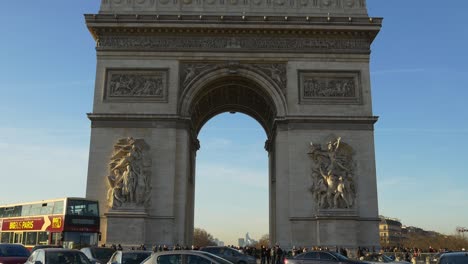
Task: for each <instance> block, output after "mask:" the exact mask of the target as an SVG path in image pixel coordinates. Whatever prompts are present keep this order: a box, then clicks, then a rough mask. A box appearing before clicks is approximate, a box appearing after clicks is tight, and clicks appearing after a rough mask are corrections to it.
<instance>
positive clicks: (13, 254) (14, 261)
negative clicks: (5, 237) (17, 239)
mask: <svg viewBox="0 0 468 264" xmlns="http://www.w3.org/2000/svg"><path fill="white" fill-rule="evenodd" d="M29 254H30V253H29V250H28V249H27V248H25V247H24V246H23V245H21V244H6V243H5V244H3V243H2V244H0V263H2V264H23V263H24V262H25V261H26V260H27V259H28V257H29Z"/></svg>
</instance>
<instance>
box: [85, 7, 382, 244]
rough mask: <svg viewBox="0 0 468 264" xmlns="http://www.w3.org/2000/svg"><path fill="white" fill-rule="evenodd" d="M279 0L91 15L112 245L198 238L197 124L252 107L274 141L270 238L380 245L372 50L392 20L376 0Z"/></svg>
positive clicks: (99, 172)
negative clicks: (375, 14) (371, 11)
mask: <svg viewBox="0 0 468 264" xmlns="http://www.w3.org/2000/svg"><path fill="white" fill-rule="evenodd" d="M189 2H190V3H189ZM257 2H258V4H257ZM273 2H274V3H273ZM273 2H268V1H267V2H263V1H244V2H242V3H241V2H237V1H230V5H232V8H233V9H229V8H226V6H225V5H226V3H224V2H222V1H221V2H219V3H218V2H215V1H206V2H203V3H204V4H202V2H191V1H183V2H181V3H175V2H174V3H172V2H169V1H167V2H166V1H144V0H131V1H120V0H119V1H117V0H103V1H102V5H101V11H100V12H99V14H92V15H86V16H85V17H86V23H87V26H88V28H89V30H90V32H91V34H92V35H93V37H94V38H95V39H96V51H97V71H96V86H95V95H94V105H93V112H92V113H90V114H88V117H89V118H90V120H91V125H92V129H91V146H90V157H89V168H88V178H87V191H86V195H87V197H88V198H93V199H97V200H99V201H100V211H101V232H102V239H103V241H101V242H102V243H107V244H109V243H120V244H125V245H139V244H143V243H144V244H168V245H173V244H182V245H191V242H192V236H193V228H194V226H193V221H194V219H193V218H194V195H195V194H194V191H195V165H196V153H197V150H198V148H199V146H200V144H199V142H198V140H197V136H198V133H199V131H200V129H201V127H202V126H203V125H204V124H205V123H206V122H207V121H208V120H209V119H211V118H212V117H213V116H215V115H217V114H220V113H223V112H242V113H245V114H247V115H249V116H251V117H253V118H254V119H256V120H257V121H258V122H259V123H260V124H261V125H262V127H263V128H264V129H265V132H266V134H267V137H268V140H267V142H266V144H265V148H266V151H267V152H268V157H269V182H268V185H269V201H270V202H269V204H270V216H269V218H270V219H269V221H270V238H271V241H270V242H271V243H279V244H280V245H282V246H283V247H285V248H288V247H289V248H290V247H292V246H293V245H296V246H329V247H335V246H340V247H348V248H357V247H358V246H368V247H370V246H378V245H379V239H378V222H379V219H378V206H377V187H376V186H377V185H376V176H375V162H374V159H375V157H374V143H373V125H374V123H375V122H376V120H377V118H376V117H374V116H373V115H372V105H371V97H370V91H371V88H370V76H369V74H370V73H369V57H370V45H371V43H372V41H373V40H374V38H375V36H376V35H377V33H378V32H379V30H380V27H381V21H382V20H381V19H380V18H369V17H368V16H367V10H366V7H365V1H358V0H349V1H347V0H335V1H314V0H310V1H298V2H297V3H296V2H295V1H291V2H290V5H288V4H286V3H283V7H284V10H283V11H281V12H282V13H279V12H280V11H278V10H279V9H278V8H276V7H274V6H271V5H279V4H280V2H281V1H273ZM301 3H302V4H301ZM327 3H329V4H327ZM198 5H200V6H198ZM241 5H244V8H243V10H247V9H246V7H247V6H250V7H251V8H252V9H251V11H250V12H245V11H244V12H243V13H242V14H241V15H239V14H238V13H237V12H234V11H235V10H237V9H236V8H240V6H241ZM262 5H264V6H263V7H262V8H260V7H261V6H262ZM302 9H304V10H302ZM194 10H197V11H196V12H195V11H194ZM233 10H234V11H233ZM305 10H308V12H309V13H308V14H310V15H307V14H305V13H304V12H305ZM330 14H332V15H330ZM121 230H128V231H126V232H124V233H123V232H121Z"/></svg>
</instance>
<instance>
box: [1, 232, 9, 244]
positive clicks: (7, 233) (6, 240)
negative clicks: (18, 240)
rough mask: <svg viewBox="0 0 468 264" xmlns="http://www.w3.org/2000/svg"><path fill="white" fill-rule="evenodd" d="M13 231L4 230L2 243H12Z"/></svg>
mask: <svg viewBox="0 0 468 264" xmlns="http://www.w3.org/2000/svg"><path fill="white" fill-rule="evenodd" d="M10 236H11V232H2V237H1V243H10Z"/></svg>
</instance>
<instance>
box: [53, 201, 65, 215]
mask: <svg viewBox="0 0 468 264" xmlns="http://www.w3.org/2000/svg"><path fill="white" fill-rule="evenodd" d="M52 214H63V201H57V202H55V203H54V210H53V211H52Z"/></svg>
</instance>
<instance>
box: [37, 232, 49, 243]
mask: <svg viewBox="0 0 468 264" xmlns="http://www.w3.org/2000/svg"><path fill="white" fill-rule="evenodd" d="M37 244H38V245H47V244H49V234H47V232H38V233H37Z"/></svg>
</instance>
